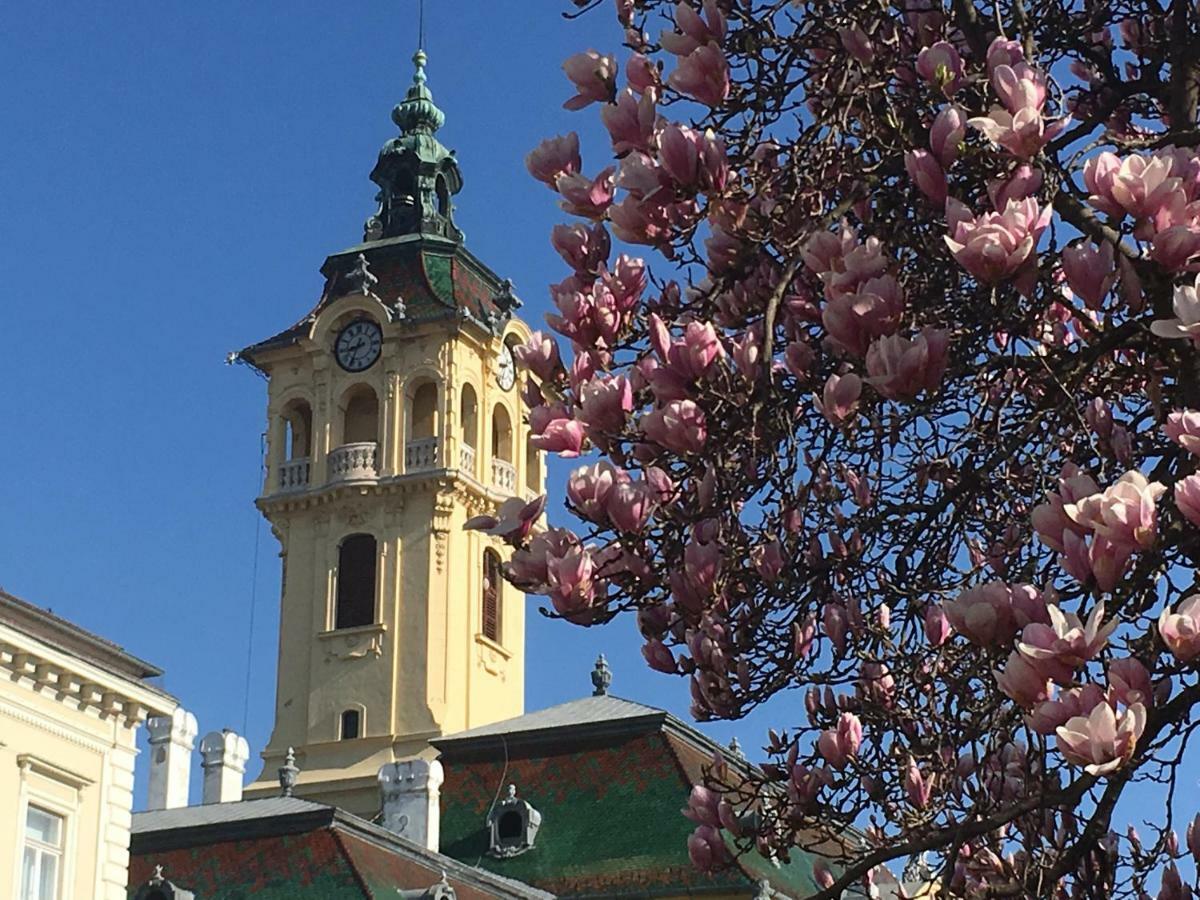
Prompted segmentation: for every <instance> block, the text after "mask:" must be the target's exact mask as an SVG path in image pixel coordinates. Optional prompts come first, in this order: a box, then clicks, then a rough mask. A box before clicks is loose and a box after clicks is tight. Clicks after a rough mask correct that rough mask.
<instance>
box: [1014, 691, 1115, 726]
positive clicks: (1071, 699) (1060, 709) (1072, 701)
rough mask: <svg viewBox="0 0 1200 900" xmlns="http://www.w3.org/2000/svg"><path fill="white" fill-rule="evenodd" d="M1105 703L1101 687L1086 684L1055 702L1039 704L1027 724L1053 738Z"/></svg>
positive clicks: (1061, 694) (1028, 718)
mask: <svg viewBox="0 0 1200 900" xmlns="http://www.w3.org/2000/svg"><path fill="white" fill-rule="evenodd" d="M1104 702H1105V699H1104V691H1102V690H1101V689H1100V687H1099V685H1095V684H1085V685H1083V686H1082V687H1077V688H1071V689H1070V690H1069V691H1063V692H1062V693H1060V694H1059V695H1058V697H1056V698H1055V699H1053V700H1046V701H1044V702H1042V703H1039V704H1037V706H1035V707H1034V708H1033V710H1032V711H1031V712H1030V713H1029V715H1027V716H1026V717H1025V722H1026V724H1028V725H1029V727H1030V728H1031V729H1033V730H1034V731H1036V732H1037V733H1038V734H1044V735H1046V737H1052V736H1053V735H1054V734H1055V733H1056V732H1057V731H1058V729H1059V726H1061V725H1066V724H1067V722H1069V721H1070V720H1071V719H1073V718H1075V717H1076V716H1086V715H1087V714H1088V713H1090V712H1091V711H1092V710H1093V709H1095V708H1096V705H1097V704H1099V703H1104Z"/></svg>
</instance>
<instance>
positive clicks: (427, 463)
mask: <svg viewBox="0 0 1200 900" xmlns="http://www.w3.org/2000/svg"><path fill="white" fill-rule="evenodd" d="M439 455H440V454H439V452H438V439H437V438H436V437H431V438H421V439H420V440H418V441H409V442H408V446H407V447H405V448H404V471H406V472H421V471H424V470H426V469H436V468H437V467H438V456H439Z"/></svg>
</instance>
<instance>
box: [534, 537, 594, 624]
mask: <svg viewBox="0 0 1200 900" xmlns="http://www.w3.org/2000/svg"><path fill="white" fill-rule="evenodd" d="M594 569H595V560H594V558H593V556H592V552H591V551H590V550H589V549H588V548H586V547H583V546H581V545H579V544H574V545H571V546H568V547H567V548H566V550H565V552H563V553H562V554H561V555H560V554H556V553H550V554H547V556H546V588H547V590H546V594H547V596H549V597H550V602H551V603H552V604H553V606H554V609H555V611H557V612H558V613H559V614H560V615H562V616H566V617H567V618H569V619H571V618H573V617H578V616H579V615H580V613H583V612H585V611H586V610H587V609H588V607H590V606H591V605H592V603H593V601H594V600H595V595H596V588H595V584H594V583H593V580H592V574H593V572H594Z"/></svg>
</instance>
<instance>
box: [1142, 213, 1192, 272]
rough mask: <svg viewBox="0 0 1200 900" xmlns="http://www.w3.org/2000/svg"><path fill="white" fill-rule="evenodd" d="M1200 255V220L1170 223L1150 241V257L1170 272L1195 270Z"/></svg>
mask: <svg viewBox="0 0 1200 900" xmlns="http://www.w3.org/2000/svg"><path fill="white" fill-rule="evenodd" d="M1197 257H1200V221H1190V222H1185V223H1181V224H1176V225H1170V226H1168V227H1166V228H1163V229H1161V230H1160V231H1158V232H1156V233H1155V235H1154V237H1153V239H1151V241H1150V258H1151V259H1153V260H1154V261H1155V262H1156V263H1158V264H1159V265H1160V266H1162V267H1163V268H1164V269H1166V270H1167V271H1168V272H1182V271H1184V270H1190V271H1195V270H1196V267H1197V264H1196V261H1197Z"/></svg>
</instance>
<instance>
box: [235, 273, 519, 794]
mask: <svg viewBox="0 0 1200 900" xmlns="http://www.w3.org/2000/svg"><path fill="white" fill-rule="evenodd" d="M363 315H367V316H370V317H372V318H374V319H375V320H376V321H378V322H381V324H382V327H383V330H384V345H383V352H382V356H381V358H380V359H379V360H378V361H377V362H376V363H375V364H374V365H373V366H372V367H371V368H370V369H368V370H367V371H366V372H363V373H358V374H350V373H346V372H344V371H343V370H342V369H341V368H340V367H339V366H338V365H337V364H336V362H334V361H333V358H332V355H331V353H330V351H329V348H330V347H331V346H332V341H333V336H334V335H335V334H336V333H337V330H338V329H339V328H340V327H342V325H344V324H345V323H346V322H347V321H349V320H352V319H354V318H356V317H359V316H363ZM527 336H528V329H527V328H526V326H525V325H524V323H521V322H519V321H516V320H514V321H513V322H511V323H510V324H509V325H508V327H507V330H506V332H505V336H504V337H505V339H506V340H507V341H509V342H511V341H514V340H524V339H525V338H526V337H527ZM500 344H501V341H500V339H499V338H493V337H490V336H488V335H485V334H484V333H483V332H482V331H481V330H479V329H476V328H475V327H474V326H473V325H470V324H467V323H457V322H446V323H432V324H427V325H423V326H413V325H410V324H407V323H403V324H393V323H390V322H388V321H387V319H386V316H385V315H384V314H383V312H382V308H381V306H380V305H379V304H378V303H377V301H375V300H374V299H373V298H371V297H361V296H357V295H356V296H354V297H347V298H343V299H342V300H339V301H337V302H336V303H335V304H333V305H332V306H331V307H329V308H328V309H327V310H326V311H325V312H323V313H322V315H321V316H320V317H319V318H318V319H317V321H316V322H314V324H313V327H312V331H311V337H310V339H308V340H306V341H302V342H301V344H300V345H299V346H297V347H293V348H289V349H288V350H286V351H280V352H279V354H278V355H277V357H276V358H274V359H272V360H270V361H269V363H266V364H265V365H264V367H265V368H267V369H268V371H269V375H270V381H269V388H268V435H269V450H268V472H267V478H266V483H265V486H264V491H263V495H262V497H260V499H259V506H260V508H261V509H262V510H263V512H264V514H265V515H266V516H267V518H268V519H269V520H270V521H271V523H272V526H273V530H274V532H275V535H276V537H277V538H278V539H279V541H280V545H281V551H282V552H281V555H282V557H283V560H284V590H283V592H282V597H281V617H280V619H281V626H280V643H279V669H278V679H279V680H278V687H277V698H276V715H275V727H274V731H273V733H272V736H271V739H270V741H269V742H268V745H267V747H266V749H265V750H264V751H263V759H264V769H263V772H262V774H261V775H260V777H259V779H258V780H257V781H256V782H255V783H254V784H252V785H251V786H250V787H249V788H248V789H247V795H248V796H260V795H264V794H270V793H274V792H275V791H277V790H278V788H277V785H276V770H277V769H278V767H279V766H280V765H281V764H282V761H283V757H284V754H285V753H286V752H287V749H288V748H289V747H292V748H294V749H295V751H296V757H297V765H298V766H299V767H300V770H301V775H300V783H299V787H298V788H297V792H298V793H300V794H302V795H304V796H307V797H312V798H313V799H318V800H322V801H324V802H332V803H336V804H337V805H340V806H342V807H344V808H346V809H348V810H350V811H351V812H355V813H358V814H362V815H368V816H369V815H372V814H374V812H375V811H376V810H377V808H378V803H379V791H378V786H377V784H376V781H375V776H376V773H377V772H378V770H379V768H380V766H382V765H383V764H385V763H388V762H392V761H394V760H396V759H402V758H405V757H411V756H413V755H418V754H423V755H432V754H431V751H430V749H429V747H428V743H427V742H428V739H429V738H431V737H434V736H436V735H440V734H448V733H453V732H456V731H461V730H463V729H466V728H470V727H474V726H476V725H482V724H486V723H488V722H493V721H498V720H500V719H504V718H508V717H511V716H516V715H520V714H521V713H522V712H523V709H524V692H525V685H524V653H525V618H524V616H525V610H524V596H523V595H522V594H521V593H520V592H518V591H516V590H515V589H514V588H512V587H511V586H509V585H507V584H505V585H503V586H502V588H501V598H500V604H501V634H500V640H499V641H498V642H493V641H490V640H488V639H487V638H485V637H483V635H482V633H481V632H482V623H481V619H482V607H481V597H482V563H483V551H484V548H485V547H486V546H489V545H491V546H495V547H496V549H497V550H499V551H500V552H501V553H502V555H503V548H502V547H500V545H499V544H498V543H497V542H496V541H495V539H494V538H491V537H488V536H484V535H480V534H478V533H475V532H466V531H464V530H463V528H462V526H463V523H464V522H465V521H466V520H467V519H468V518H469V517H471V516H473V515H477V514H479V513H483V512H493V511H495V509H496V507H497V506H498V505H499V503H500V502H502V501H503V500H504V499H507V496H508V494H507V492H501V491H499V490H497V489H496V488H495V487H494V485H493V477H492V462H491V435H492V416H493V411H494V409H495V406H496V404H498V403H499V404H502V405H503V406H504V407H505V409H506V410H507V412H508V416H509V419H510V422H511V423H512V431H513V435H512V444H513V463H514V465H515V466H516V470H517V471H516V479H517V480H516V489H517V491H518V492H519V493H521V494H522V495H524V494H525V493H526V478H525V466H526V465H527V460H526V453H527V437H528V426H527V425H526V424H525V422H524V409H523V407H522V404H521V400H520V397H519V390H520V386H519V384H518V385H517V386H516V387H514V388H513V389H512V390H510V391H503V390H501V389H500V388H499V386H498V385H497V384H496V380H495V375H494V367H493V360H494V358H495V355H496V353H497V352H498V350H499V348H500ZM430 381H432V382H434V383H436V384H437V385H438V403H437V415H436V420H437V422H436V428H437V434H438V437H439V445H438V453H439V462H438V465H437V466H436V467H435V468H434V469H432V470H429V471H409V470H408V467H407V465H406V461H405V447H406V444H407V442H408V440H409V439H410V436H411V435H412V418H413V417H412V409H413V396H414V394H415V392H416V390H417V389H418V388H419V387H420V386H421V385H422V384H425V383H428V382H430ZM467 383H469V384H470V385H471V386H472V387H473V389H474V391H475V395H476V398H477V403H478V440H477V443H478V446H477V447H476V448H475V458H474V463H473V466H472V467H471V468H470V469H469V470H468V469H462V468H460V464H461V463H462V461H463V456H462V453H461V447H462V445H463V440H462V434H461V423H460V421H459V419H460V403H461V392H462V387H463V385H464V384H467ZM357 384H367V385H370V386H371V387H372V388H373V389H374V390H375V392H376V395H377V396H378V398H379V405H380V423H379V436H380V440H379V448H378V453H377V470H378V477H377V478H375V479H367V480H366V481H364V482H360V483H356V484H353V485H345V484H341V485H337V484H335V485H331V484H329V483H328V479H329V467H328V465H327V464H326V458H327V456H328V454H329V453H330V451H332V450H334V449H335V448H336V447H337V446H339V444H340V441H341V435H342V419H343V412H344V409H343V403H342V400H343V398H344V397H345V396H346V394H347V392H348V391H349V390H350V389H351V388H352V387H353V386H354V385H357ZM298 399H299V400H304V401H306V402H308V403H309V404H310V406H311V408H312V419H313V433H314V451H313V453H312V455H311V457H310V481H309V485H308V489H307V490H304V491H294V492H291V493H288V494H286V495H284V494H280V493H279V491H278V486H279V483H280V482H279V470H280V467H281V466H283V465H285V459H284V455H285V449H284V445H285V441H284V436H285V433H286V432H285V425H284V417H283V413H284V411H285V409H286V408H287V407H288V405H289V404H292V403H294V402H295V401H296V400H298ZM539 486H540V484H539ZM357 532H364V533H370V534H372V535H374V536H375V538H376V541H377V547H378V567H377V580H376V594H377V597H376V610H377V613H376V619H375V624H373V625H369V626H363V627H361V628H356V629H345V630H337V631H335V630H332V600H333V597H334V596H335V590H336V577H337V576H336V568H337V555H338V549H337V548H338V543H339V542H340V541H341V540H342V539H343V538H344V537H345V536H347V535H349V534H352V533H357ZM351 708H356V709H359V710H360V711H361V715H362V716H363V737H361V738H360V739H358V740H349V741H342V740H339V739H338V728H339V721H340V715H341V713H342V712H343V711H344V710H347V709H351Z"/></svg>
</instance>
